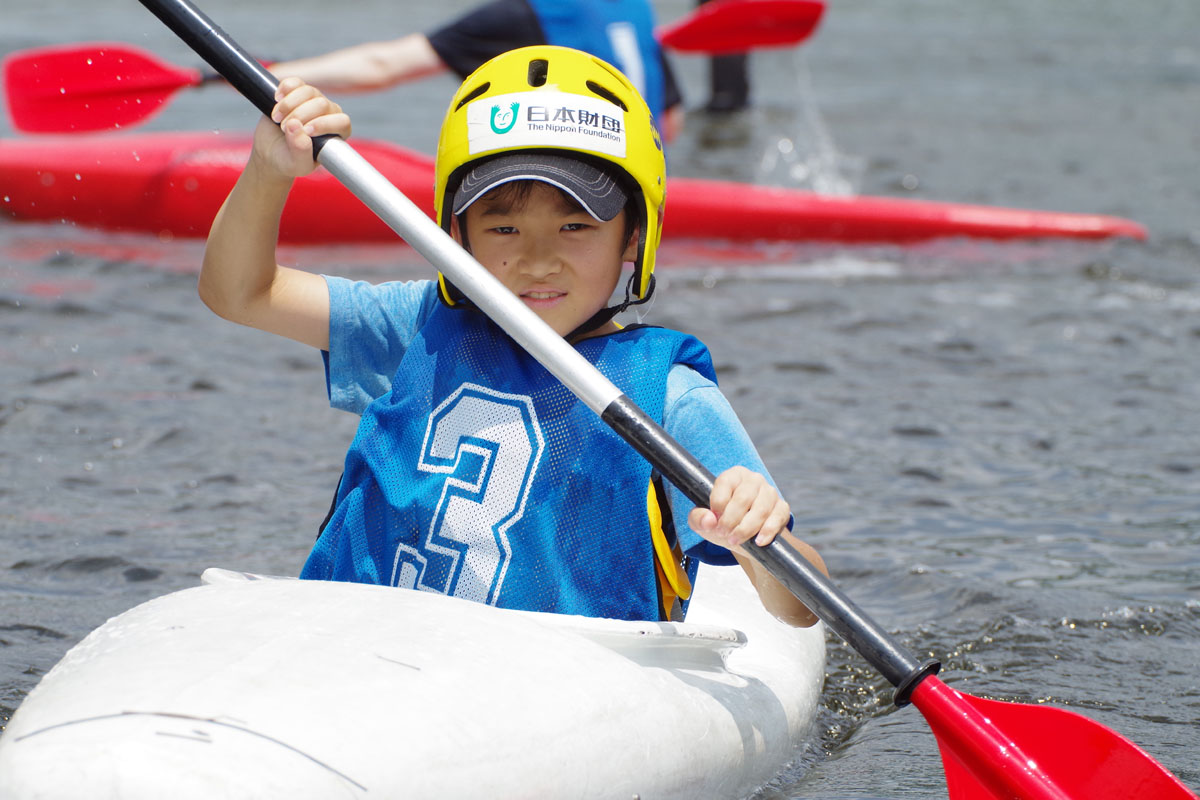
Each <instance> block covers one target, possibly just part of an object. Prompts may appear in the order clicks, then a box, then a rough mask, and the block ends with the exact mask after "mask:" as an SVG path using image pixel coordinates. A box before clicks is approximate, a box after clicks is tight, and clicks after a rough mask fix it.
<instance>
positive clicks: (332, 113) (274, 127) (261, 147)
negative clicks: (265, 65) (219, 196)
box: [254, 78, 350, 178]
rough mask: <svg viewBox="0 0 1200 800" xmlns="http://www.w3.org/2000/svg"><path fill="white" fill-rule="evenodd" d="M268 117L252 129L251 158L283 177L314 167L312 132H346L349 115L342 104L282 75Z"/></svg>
mask: <svg viewBox="0 0 1200 800" xmlns="http://www.w3.org/2000/svg"><path fill="white" fill-rule="evenodd" d="M275 100H276V103H275V108H274V109H272V111H271V118H270V119H269V120H268V119H266V118H263V119H262V120H261V121H260V122H259V124H258V127H257V128H256V129H255V131H254V158H255V160H257V161H258V162H259V165H260V166H266V167H268V168H270V169H272V170H274V171H276V172H277V173H279V174H280V175H281V176H283V177H287V178H299V177H302V176H304V175H308V174H309V173H310V172H312V171H313V170H315V169H316V168H317V162H316V161H315V160H314V159H313V151H312V140H313V137H314V136H320V135H322V134H326V133H335V134H338V135H339V136H341V137H342V138H349V136H350V117H349V115H347V114H346V113H345V112H343V111H342V107H341V106H339V105H338V104H337V103H335V102H333V101H332V100H330V99H329V98H328V97H326V96H325V95H323V94H321V92H320V90H319V89H317V88H316V87H315V86H310V85H309V84H307V83H305V82H304V81H302V80H300V79H299V78H284V79H283V80H282V81H280V82H279V89H278V90H277V91H276V92H275Z"/></svg>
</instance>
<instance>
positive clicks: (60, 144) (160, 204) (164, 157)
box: [0, 132, 1146, 243]
mask: <svg viewBox="0 0 1200 800" xmlns="http://www.w3.org/2000/svg"><path fill="white" fill-rule="evenodd" d="M250 142H251V139H250V136H249V135H240V134H239V135H229V134H220V133H203V132H190V133H143V134H104V135H95V136H44V137H37V138H29V139H4V140H0V208H2V209H3V211H4V212H5V213H7V214H8V215H9V216H11V217H13V218H15V219H17V220H26V221H65V222H73V223H76V224H79V225H85V226H89V227H96V228H104V229H108V230H122V231H143V232H147V233H153V234H158V235H160V236H164V237H166V236H184V237H202V236H205V235H206V234H207V233H208V227H209V224H210V223H211V222H212V218H213V215H214V214H215V213H216V211H217V209H218V208H219V207H220V205H221V202H222V201H223V200H224V199H225V196H226V195H227V194H228V193H229V190H230V188H231V187H232V186H233V183H234V181H235V180H236V179H237V176H238V174H239V173H240V172H241V169H242V167H243V165H244V164H245V163H246V159H247V157H248V155H249V152H250ZM354 146H355V147H356V148H357V149H358V151H359V152H360V153H362V154H363V156H365V157H366V159H367V160H368V161H370V162H371V163H372V164H374V165H375V167H376V168H377V169H379V171H380V172H382V173H383V174H384V175H385V176H386V177H387V178H388V179H390V180H391V181H392V183H394V184H395V185H396V186H397V187H398V188H399V189H400V190H401V191H403V192H404V193H405V194H406V195H408V196H409V197H410V198H411V199H412V200H413V201H414V202H415V203H417V205H419V206H420V207H421V208H422V209H424V210H425V211H426V213H429V214H432V212H433V159H432V158H430V157H428V156H425V155H422V154H419V153H415V152H413V151H411V150H406V149H404V148H401V147H397V146H395V145H391V144H387V143H385V142H380V141H369V140H362V139H355V140H354ZM666 207H667V215H666V220H665V222H664V226H663V234H664V236H666V237H671V238H698V239H724V240H730V241H772V240H774V241H838V242H913V241H919V240H922V239H931V238H935V237H940V236H976V237H987V238H996V239H1011V238H1034V237H1063V236H1065V237H1074V238H1089V239H1100V238H1105V237H1112V236H1127V237H1132V238H1135V239H1144V238H1145V237H1146V230H1145V228H1143V227H1142V226H1141V225H1139V224H1137V223H1136V222H1132V221H1130V220H1126V219H1121V218H1119V217H1111V216H1101V215H1095V214H1071V213H1060V212H1051V211H1024V210H1019V209H1008V208H996V207H990V206H979V205H963V204H957V203H941V202H930V201H920V200H902V199H896V198H887V197H864V196H858V197H831V196H826V195H819V194H816V193H813V192H808V191H802V190H799V189H782V188H773V187H767V186H754V185H749V184H742V183H733V182H728V181H710V180H699V179H694V178H671V179H669V181H668V185H667V206H666ZM280 238H281V239H282V240H283V241H285V242H291V243H308V242H320V243H332V242H374V241H388V240H391V239H394V238H395V234H394V233H392V231H391V230H389V229H388V228H387V227H386V226H384V224H383V223H382V222H380V221H379V220H378V219H377V218H376V217H375V216H374V215H373V214H372V213H371V212H370V211H368V210H367V209H366V208H365V207H364V206H363V205H362V204H361V203H360V202H359V201H358V200H357V199H355V198H354V196H353V195H351V194H350V192H349V191H347V190H346V189H344V188H343V187H342V186H341V185H340V184H339V183H338V182H337V181H336V180H335V179H334V178H333V177H332V176H330V175H329V174H328V173H326V172H324V171H323V170H318V171H317V172H316V173H314V174H313V175H311V176H309V177H307V178H304V179H301V180H299V181H297V182H296V185H295V188H294V189H293V190H292V194H291V197H290V199H289V200H288V204H287V208H286V209H285V211H284V214H283V222H282V227H281V229H280Z"/></svg>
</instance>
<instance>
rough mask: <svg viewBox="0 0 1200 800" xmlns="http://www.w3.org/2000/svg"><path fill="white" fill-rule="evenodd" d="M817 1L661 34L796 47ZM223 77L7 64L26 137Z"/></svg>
mask: <svg viewBox="0 0 1200 800" xmlns="http://www.w3.org/2000/svg"><path fill="white" fill-rule="evenodd" d="M824 9H825V6H824V3H823V2H822V1H821V0H717V2H714V3H708V4H706V5H704V6H701V7H700V8H699V9H698V10H696V11H694V12H692V13H691V14H689V15H687V16H685V17H683V18H682V19H680V20H679V21H678V22H675V23H673V24H671V25H668V26H666V27H665V28H662V29H660V30H659V34H660V35H661V37H662V41H663V43H664V44H665V45H666V46H668V47H671V48H674V49H677V50H682V51H687V52H706V53H726V52H740V51H744V50H748V49H751V48H754V47H770V46H778V45H783V44H796V43H798V42H801V41H803V40H804V39H805V38H807V37H808V36H809V35H811V34H812V32H813V30H814V29H815V28H816V25H817V22H818V21H819V20H820V18H821V13H822V12H823V11H824ZM219 79H220V76H219V75H215V74H211V73H202V72H200V71H199V70H195V69H187V68H185V67H178V66H175V65H173V64H169V63H167V62H165V61H162V60H161V59H159V58H158V57H157V56H155V55H154V54H153V53H150V52H148V51H146V50H143V49H141V48H138V47H134V46H132V45H126V44H120V43H116V42H93V43H85V44H68V45H54V46H50V47H39V48H34V49H30V50H23V51H20V52H17V53H13V54H11V55H10V56H9V57H8V58H6V59H5V61H4V90H5V94H6V96H7V97H8V110H9V114H10V116H11V117H12V121H13V126H14V127H16V129H17V130H20V131H25V132H27V133H61V132H82V131H95V130H105V129H108V128H119V127H122V126H124V125H131V124H134V123H138V122H141V121H144V120H147V119H149V118H150V117H152V116H154V114H156V113H157V112H158V111H160V110H162V108H163V106H164V105H165V104H166V102H167V101H168V100H170V99H171V97H172V96H173V95H174V94H175V92H177V91H179V90H180V89H187V88H192V87H195V86H201V85H203V84H206V83H210V82H212V81H216V80H219Z"/></svg>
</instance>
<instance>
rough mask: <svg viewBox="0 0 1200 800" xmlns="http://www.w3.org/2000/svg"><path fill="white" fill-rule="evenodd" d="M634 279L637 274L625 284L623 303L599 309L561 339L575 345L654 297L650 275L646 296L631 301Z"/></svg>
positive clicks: (630, 277) (652, 276)
mask: <svg viewBox="0 0 1200 800" xmlns="http://www.w3.org/2000/svg"><path fill="white" fill-rule="evenodd" d="M636 277H637V272H634V273H633V274H632V275H630V276H629V280H628V281H627V282H626V283H625V302H623V303H621V304H620V305H619V306H609V307H608V308H602V309H600V310H599V311H597V312H596V313H595V314H592V316H591V317H589V318H588V319H587V320H586V321H585V322H584V323H583V324H582V325H580V326H579V327H578V328H576V329H575V330H573V331H571V332H570V333H568V334H567V335H566V336H564V337H563V338H564V339H566V340H567V341H568V342H570V343H571V344H575V342H577V341H578V340H579V339H582V338H583V337H584V335H585V334H588V333H591V332H592V331H594V330H596V329H597V328H599V327H600V326H601V325H604V324H606V323H608V322H609V321H610V320H611V319H612V318H613V317H615V316H616V315H617V314H620V313H621V312H622V311H624V310H625V309H627V308H629V307H630V306H640V305H641V304H642V303H646V302H648V301H649V300H650V298H651V297H653V296H654V274H653V273H651V274H650V280H649V282H648V283H647V284H646V295H645V296H644V297H642V298H640V299H638V300H634V299H633V281H634V279H635V278H636Z"/></svg>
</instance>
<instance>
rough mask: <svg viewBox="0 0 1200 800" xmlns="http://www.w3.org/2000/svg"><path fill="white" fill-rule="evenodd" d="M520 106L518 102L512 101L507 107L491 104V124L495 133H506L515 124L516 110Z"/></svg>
mask: <svg viewBox="0 0 1200 800" xmlns="http://www.w3.org/2000/svg"><path fill="white" fill-rule="evenodd" d="M520 108H521V104H520V103H513V104H512V105H511V106H509V107H508V108H507V109H503V108H501V107H500V106H492V117H491V120H490V122H491V125H492V130H493V131H494V132H495V133H508V132H509V131H511V130H512V129H513V126H514V125H516V124H517V110H518V109H520Z"/></svg>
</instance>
